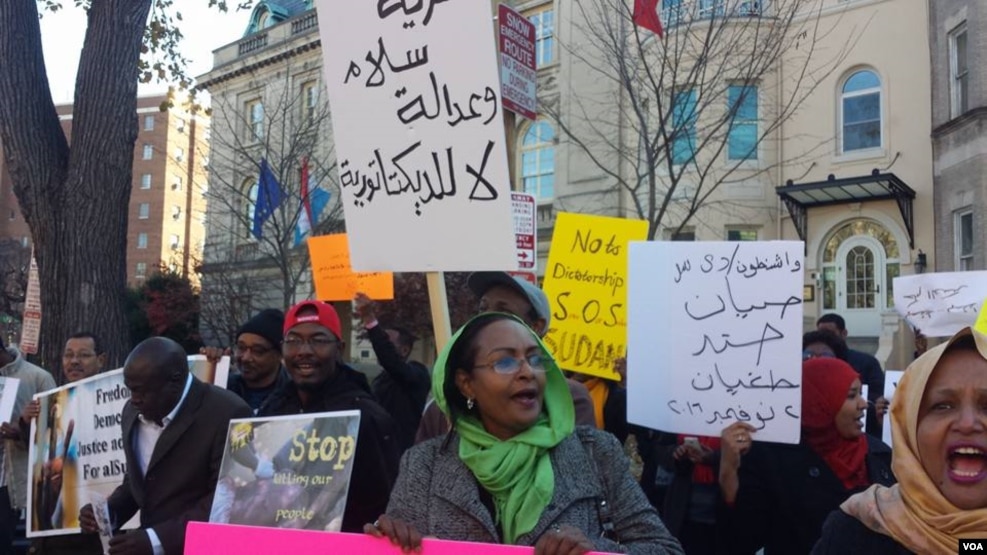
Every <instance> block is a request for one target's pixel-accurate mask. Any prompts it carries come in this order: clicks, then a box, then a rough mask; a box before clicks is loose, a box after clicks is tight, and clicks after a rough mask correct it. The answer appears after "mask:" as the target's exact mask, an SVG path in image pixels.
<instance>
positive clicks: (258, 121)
mask: <svg viewBox="0 0 987 555" xmlns="http://www.w3.org/2000/svg"><path fill="white" fill-rule="evenodd" d="M244 107H245V114H246V122H247V139H249V140H254V141H260V140H263V139H264V103H263V102H261V99H259V98H255V99H253V100H248V101H247V103H246V104H245V105H244Z"/></svg>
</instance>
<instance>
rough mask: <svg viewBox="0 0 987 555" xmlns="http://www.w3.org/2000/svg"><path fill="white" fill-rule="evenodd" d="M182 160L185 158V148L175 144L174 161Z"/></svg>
mask: <svg viewBox="0 0 987 555" xmlns="http://www.w3.org/2000/svg"><path fill="white" fill-rule="evenodd" d="M184 160H185V149H184V148H182V147H180V146H176V147H175V161H176V162H182V161H184Z"/></svg>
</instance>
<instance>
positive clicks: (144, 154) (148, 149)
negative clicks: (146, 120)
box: [141, 143, 154, 160]
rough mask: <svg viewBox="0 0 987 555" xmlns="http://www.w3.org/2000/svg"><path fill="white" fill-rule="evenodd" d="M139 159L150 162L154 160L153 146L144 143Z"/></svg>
mask: <svg viewBox="0 0 987 555" xmlns="http://www.w3.org/2000/svg"><path fill="white" fill-rule="evenodd" d="M141 158H142V159H143V160H150V159H152V158H154V145H152V144H148V143H144V149H143V150H142V151H141Z"/></svg>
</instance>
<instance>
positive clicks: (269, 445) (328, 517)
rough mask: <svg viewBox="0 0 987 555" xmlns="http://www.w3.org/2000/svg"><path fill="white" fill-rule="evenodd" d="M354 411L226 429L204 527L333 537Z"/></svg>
mask: <svg viewBox="0 0 987 555" xmlns="http://www.w3.org/2000/svg"><path fill="white" fill-rule="evenodd" d="M359 430H360V411H357V410H353V411H340V412H326V413H317V414H305V415H297V416H295V415H292V416H277V417H271V418H246V419H239V420H231V421H230V431H229V434H228V435H227V438H226V451H225V452H224V453H223V465H222V466H221V467H220V471H219V483H218V484H217V485H216V495H215V497H214V498H213V505H212V512H211V514H210V515H209V522H216V523H222V524H246V525H250V526H266V527H271V528H299V529H307V530H322V531H328V532H338V531H339V530H340V528H341V527H342V524H343V509H344V508H345V507H346V494H347V491H348V489H349V485H350V474H351V473H352V472H353V456H354V455H355V454H356V440H357V433H358V432H359Z"/></svg>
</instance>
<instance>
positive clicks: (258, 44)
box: [237, 33, 267, 56]
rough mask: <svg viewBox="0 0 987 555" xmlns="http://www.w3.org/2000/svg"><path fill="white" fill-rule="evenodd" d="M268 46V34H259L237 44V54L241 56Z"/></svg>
mask: <svg viewBox="0 0 987 555" xmlns="http://www.w3.org/2000/svg"><path fill="white" fill-rule="evenodd" d="M265 46H267V33H259V34H256V35H251V36H249V37H247V38H245V39H243V40H242V41H240V42H239V44H237V53H238V54H239V55H240V56H243V55H244V54H247V53H249V52H253V51H255V50H260V49H261V48H264V47H265Z"/></svg>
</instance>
